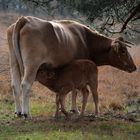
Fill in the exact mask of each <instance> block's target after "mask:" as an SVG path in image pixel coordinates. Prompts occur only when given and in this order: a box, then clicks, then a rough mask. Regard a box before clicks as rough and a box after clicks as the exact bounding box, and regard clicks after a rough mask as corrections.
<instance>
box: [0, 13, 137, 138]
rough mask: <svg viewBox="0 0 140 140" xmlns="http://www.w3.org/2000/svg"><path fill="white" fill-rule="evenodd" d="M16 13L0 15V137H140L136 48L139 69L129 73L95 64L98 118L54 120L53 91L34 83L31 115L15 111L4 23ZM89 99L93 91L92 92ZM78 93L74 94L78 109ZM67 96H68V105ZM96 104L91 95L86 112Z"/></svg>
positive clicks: (5, 25) (10, 20)
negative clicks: (25, 118)
mask: <svg viewBox="0 0 140 140" xmlns="http://www.w3.org/2000/svg"><path fill="white" fill-rule="evenodd" d="M18 16H19V15H17V14H13V13H0V140H19V139H20V140H45V139H46V140H53V139H55V140H59V139H61V140H71V139H73V140H81V139H87V140H90V139H95V140H102V139H103V140H112V139H114V140H124V139H127V140H135V139H136V140H137V139H139V137H140V58H139V52H140V49H139V48H132V49H130V53H131V54H132V56H133V58H134V60H135V63H136V65H137V68H138V70H137V71H136V72H134V73H132V74H129V73H126V72H122V71H120V70H117V69H115V68H111V67H107V66H103V67H99V88H98V91H99V97H100V110H101V113H102V116H101V117H100V118H95V117H93V116H85V117H84V118H80V119H78V118H73V119H72V120H69V121H68V120H65V118H64V117H63V116H62V117H61V118H60V119H59V120H56V119H54V118H53V115H54V112H55V93H53V92H51V91H49V90H48V89H47V88H46V87H43V86H42V85H40V84H39V83H37V82H35V84H34V85H33V88H32V91H31V97H30V108H31V110H30V111H31V114H32V119H30V120H24V119H23V118H17V117H16V116H15V115H14V100H13V97H12V91H11V88H10V70H9V62H8V46H7V39H6V29H7V27H8V26H9V25H10V24H11V23H13V22H14V21H16V19H17V17H18ZM90 97H91V95H90ZM80 101H81V95H79V96H78V108H79V109H80V107H81V106H80V105H81V104H80ZM70 104H71V96H70V95H69V96H68V98H67V109H68V110H69V109H70ZM93 110H94V106H93V103H92V98H89V100H88V105H87V111H86V115H87V114H89V113H92V112H93Z"/></svg>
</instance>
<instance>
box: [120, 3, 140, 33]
mask: <svg viewBox="0 0 140 140" xmlns="http://www.w3.org/2000/svg"><path fill="white" fill-rule="evenodd" d="M139 12H140V3H139V4H138V5H137V6H136V8H135V9H134V11H132V13H131V14H130V15H129V17H128V18H127V19H126V21H125V22H124V24H123V26H122V28H121V31H120V32H123V31H124V30H125V29H126V26H127V24H128V22H129V21H130V20H131V19H132V18H133V17H134V16H135V15H136V14H137V13H139Z"/></svg>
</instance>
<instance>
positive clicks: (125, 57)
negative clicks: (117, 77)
mask: <svg viewBox="0 0 140 140" xmlns="http://www.w3.org/2000/svg"><path fill="white" fill-rule="evenodd" d="M128 43H129V44H128ZM131 46H132V44H130V42H127V43H126V42H125V41H124V40H123V38H122V37H119V38H117V39H115V40H114V41H113V42H112V44H111V49H110V51H109V60H110V63H111V65H112V66H114V67H116V68H118V69H121V70H124V71H127V72H130V73H131V72H133V71H135V70H136V65H135V64H134V62H133V60H132V57H131V55H130V53H129V52H128V50H127V47H131Z"/></svg>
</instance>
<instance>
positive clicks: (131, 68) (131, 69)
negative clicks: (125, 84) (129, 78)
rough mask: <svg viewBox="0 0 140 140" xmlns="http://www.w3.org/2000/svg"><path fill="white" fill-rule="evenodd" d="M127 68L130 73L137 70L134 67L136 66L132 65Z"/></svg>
mask: <svg viewBox="0 0 140 140" xmlns="http://www.w3.org/2000/svg"><path fill="white" fill-rule="evenodd" d="M127 70H128V72H129V73H132V72H134V71H136V70H137V67H136V66H133V67H127Z"/></svg>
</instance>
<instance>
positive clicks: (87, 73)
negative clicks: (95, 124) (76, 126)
mask: <svg viewBox="0 0 140 140" xmlns="http://www.w3.org/2000/svg"><path fill="white" fill-rule="evenodd" d="M51 75H52V76H51ZM97 76H98V71H97V66H96V64H95V63H94V62H92V61H90V60H75V61H73V62H71V63H70V64H68V65H67V66H65V67H62V68H57V69H53V70H48V68H47V66H46V65H42V66H41V67H40V68H39V70H38V73H37V77H36V80H37V81H39V82H40V83H41V84H43V85H45V86H46V87H48V88H49V89H50V90H52V91H54V92H56V108H57V109H56V115H55V116H56V117H58V113H59V105H61V111H62V112H63V113H64V114H65V115H66V117H69V116H68V112H67V111H66V110H65V107H64V105H65V104H64V101H65V96H66V95H67V93H69V92H70V91H73V90H75V89H78V90H80V91H81V92H82V94H83V103H82V109H81V113H80V115H81V116H83V115H84V110H85V107H86V103H87V98H88V95H89V91H88V89H87V85H89V87H90V90H91V92H92V96H93V100H94V102H95V114H96V115H98V112H99V109H98V108H99V107H98V92H97V84H98V81H97V79H98V78H97Z"/></svg>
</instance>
